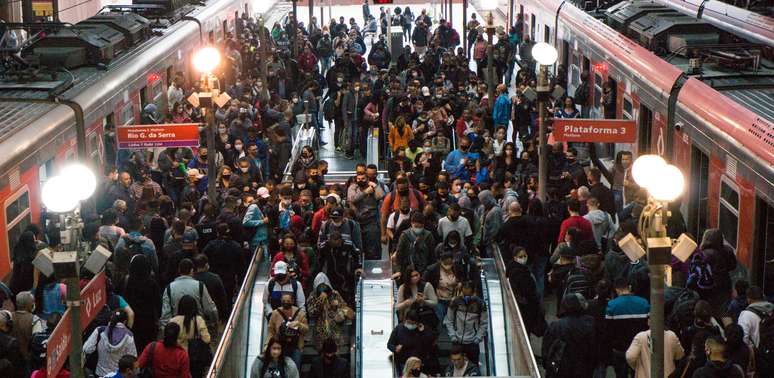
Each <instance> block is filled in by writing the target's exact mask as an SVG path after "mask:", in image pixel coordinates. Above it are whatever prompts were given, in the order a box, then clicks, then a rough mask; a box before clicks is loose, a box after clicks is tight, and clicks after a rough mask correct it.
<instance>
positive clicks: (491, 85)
mask: <svg viewBox="0 0 774 378" xmlns="http://www.w3.org/2000/svg"><path fill="white" fill-rule="evenodd" d="M489 9H492V8H489ZM494 33H495V27H494V16H493V15H492V11H491V10H490V11H489V15H488V16H487V17H486V34H487V36H488V37H489V38H488V39H487V44H486V87H487V93H488V97H489V109H490V111H491V110H492V109H494V102H495V98H494V96H495V81H494V45H493V44H494Z"/></svg>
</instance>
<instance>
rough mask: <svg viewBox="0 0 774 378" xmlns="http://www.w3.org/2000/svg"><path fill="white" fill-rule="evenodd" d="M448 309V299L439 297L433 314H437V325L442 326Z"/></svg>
mask: <svg viewBox="0 0 774 378" xmlns="http://www.w3.org/2000/svg"><path fill="white" fill-rule="evenodd" d="M447 311H449V301H447V300H444V299H439V300H438V304H437V305H436V306H435V315H436V316H438V319H439V320H440V321H439V325H440V327H443V320H444V319H446V312H447Z"/></svg>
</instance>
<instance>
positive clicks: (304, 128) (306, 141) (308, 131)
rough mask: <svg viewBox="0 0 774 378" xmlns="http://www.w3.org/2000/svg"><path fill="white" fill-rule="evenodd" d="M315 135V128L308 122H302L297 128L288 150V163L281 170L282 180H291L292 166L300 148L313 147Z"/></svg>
mask: <svg viewBox="0 0 774 378" xmlns="http://www.w3.org/2000/svg"><path fill="white" fill-rule="evenodd" d="M316 136H317V129H315V128H314V127H313V126H312V125H311V124H310V123H305V124H302V125H301V126H300V127H299V128H298V132H297V133H296V137H295V138H294V139H293V147H292V148H291V150H290V151H291V152H290V160H288V165H287V166H285V170H284V171H283V172H282V182H292V181H293V173H294V172H293V166H294V165H296V161H297V160H298V157H299V156H300V155H301V149H303V148H304V147H306V146H312V147H314V140H315V137H316Z"/></svg>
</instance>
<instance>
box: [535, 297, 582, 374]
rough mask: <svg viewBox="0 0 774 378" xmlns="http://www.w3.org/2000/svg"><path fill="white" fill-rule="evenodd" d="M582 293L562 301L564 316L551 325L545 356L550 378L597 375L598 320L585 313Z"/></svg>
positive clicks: (544, 350)
mask: <svg viewBox="0 0 774 378" xmlns="http://www.w3.org/2000/svg"><path fill="white" fill-rule="evenodd" d="M581 297H582V296H580V295H579V294H568V295H565V296H564V298H562V305H561V306H562V309H563V315H562V317H561V318H560V319H559V320H557V321H555V322H553V323H551V325H549V326H548V331H546V334H545V336H543V346H542V354H541V355H542V356H543V367H544V368H545V369H546V377H548V378H553V377H568V378H569V377H591V376H592V374H593V372H594V365H595V364H596V363H595V361H594V349H593V348H589V345H594V342H595V341H594V339H595V333H596V332H595V330H594V318H592V317H591V316H588V315H584V314H583V305H582V303H581Z"/></svg>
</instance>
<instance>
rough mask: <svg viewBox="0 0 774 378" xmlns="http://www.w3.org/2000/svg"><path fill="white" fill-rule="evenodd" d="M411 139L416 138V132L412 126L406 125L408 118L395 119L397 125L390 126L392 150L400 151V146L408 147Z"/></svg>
mask: <svg viewBox="0 0 774 378" xmlns="http://www.w3.org/2000/svg"><path fill="white" fill-rule="evenodd" d="M411 139H414V133H413V132H412V131H411V128H410V127H408V126H407V125H406V119H404V118H403V117H398V119H396V120H395V125H391V126H390V138H389V142H390V148H391V149H392V152H393V153H395V152H397V151H398V148H401V147H404V148H408V143H409V141H410V140H411Z"/></svg>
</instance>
